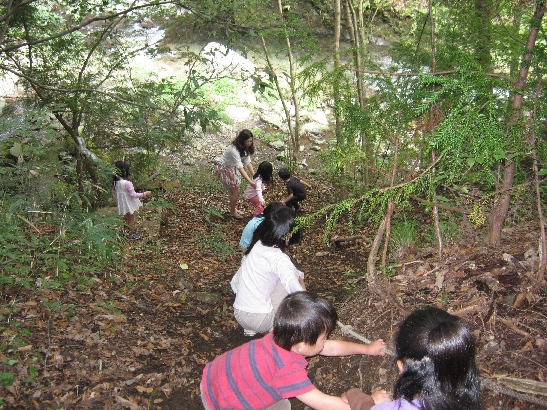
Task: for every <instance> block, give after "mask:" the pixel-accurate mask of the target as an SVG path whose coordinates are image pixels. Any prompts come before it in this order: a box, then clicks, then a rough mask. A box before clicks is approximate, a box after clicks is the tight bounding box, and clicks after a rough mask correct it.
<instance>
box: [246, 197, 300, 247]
mask: <svg viewBox="0 0 547 410" xmlns="http://www.w3.org/2000/svg"><path fill="white" fill-rule="evenodd" d="M295 225H296V222H295V220H294V212H293V211H292V210H291V209H290V208H287V207H286V206H282V207H281V208H277V209H274V210H272V211H271V212H269V213H268V214H267V215H265V217H264V220H263V221H262V222H260V224H259V225H258V227H257V228H256V230H255V231H254V233H253V238H252V240H251V243H250V244H249V247H248V248H247V250H246V251H245V255H247V254H249V252H251V249H253V247H254V245H255V243H257V242H258V241H261V242H262V244H263V245H264V246H275V247H278V248H280V249H285V248H286V246H287V244H286V240H287V238H288V235H289V234H290V233H291V232H292V229H293V228H294V226H295Z"/></svg>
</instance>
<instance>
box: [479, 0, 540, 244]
mask: <svg viewBox="0 0 547 410" xmlns="http://www.w3.org/2000/svg"><path fill="white" fill-rule="evenodd" d="M544 14H545V0H543V1H537V2H536V9H535V11H534V17H533V18H532V19H531V22H532V23H531V26H530V32H529V34H528V40H527V41H526V47H525V49H526V52H525V54H524V56H523V57H522V64H521V68H520V72H519V76H518V78H517V80H516V81H515V84H514V88H515V94H514V96H513V104H512V111H513V115H512V117H511V120H510V121H509V124H508V126H509V127H510V128H511V127H515V125H516V124H517V123H518V121H519V119H520V118H521V114H522V113H521V107H522V101H523V93H521V92H520V91H521V90H523V89H524V87H525V86H526V80H527V78H528V72H529V70H530V63H531V61H532V54H533V51H534V47H535V44H536V41H537V37H538V33H539V28H540V27H541V22H542V20H543V16H544ZM510 131H511V130H509V132H510ZM503 172H504V174H503V185H502V187H501V189H502V192H504V193H503V194H502V195H501V196H500V198H498V199H497V200H496V201H495V202H494V206H493V207H492V210H491V211H490V216H489V222H490V246H492V247H494V248H499V247H500V246H501V230H502V228H503V223H504V222H505V218H507V213H508V212H509V205H510V203H511V194H510V192H511V191H510V190H511V188H512V187H513V178H514V176H515V163H514V162H513V160H512V159H511V158H508V159H506V160H505V166H504V169H503Z"/></svg>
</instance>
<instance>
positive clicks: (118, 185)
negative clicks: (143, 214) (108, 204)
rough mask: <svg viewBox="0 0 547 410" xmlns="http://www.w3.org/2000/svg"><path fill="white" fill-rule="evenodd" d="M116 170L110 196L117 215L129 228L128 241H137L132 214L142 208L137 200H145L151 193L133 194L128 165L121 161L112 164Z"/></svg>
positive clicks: (138, 235)
mask: <svg viewBox="0 0 547 410" xmlns="http://www.w3.org/2000/svg"><path fill="white" fill-rule="evenodd" d="M114 166H115V167H116V168H117V169H118V170H117V171H118V172H117V173H116V174H114V176H113V179H114V182H113V183H112V196H113V197H114V201H116V205H117V206H118V214H120V215H123V220H124V222H125V223H126V224H127V226H128V227H129V235H130V236H129V239H139V238H140V236H141V235H140V234H139V233H138V232H137V231H136V229H135V215H133V213H134V212H135V211H136V210H137V209H139V208H140V207H141V206H142V203H141V201H139V198H146V197H148V196H150V195H152V192H150V191H145V192H140V193H138V192H135V188H134V187H133V183H132V182H131V181H129V180H128V179H127V178H129V165H128V164H127V163H125V162H123V161H118V162H116V163H115V164H114Z"/></svg>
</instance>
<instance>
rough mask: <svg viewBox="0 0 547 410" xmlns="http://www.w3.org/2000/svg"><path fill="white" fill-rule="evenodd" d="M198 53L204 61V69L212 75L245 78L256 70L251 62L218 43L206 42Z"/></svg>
mask: <svg viewBox="0 0 547 410" xmlns="http://www.w3.org/2000/svg"><path fill="white" fill-rule="evenodd" d="M200 55H201V57H202V58H203V59H204V61H205V64H206V71H207V72H208V74H210V75H213V76H219V75H228V74H229V75H231V76H241V77H245V78H246V77H248V76H249V75H251V74H255V72H256V71H257V68H256V66H255V65H254V64H253V63H252V62H250V61H249V60H247V59H246V58H245V57H243V56H241V55H240V54H238V53H237V52H235V51H234V50H231V49H229V48H228V47H226V46H225V45H223V44H220V43H215V42H211V43H209V44H207V45H206V46H205V47H203V50H201V54H200Z"/></svg>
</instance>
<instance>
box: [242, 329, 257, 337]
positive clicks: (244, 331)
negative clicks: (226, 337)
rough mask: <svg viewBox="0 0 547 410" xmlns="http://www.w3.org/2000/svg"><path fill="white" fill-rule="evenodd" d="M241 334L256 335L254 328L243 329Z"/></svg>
mask: <svg viewBox="0 0 547 410" xmlns="http://www.w3.org/2000/svg"><path fill="white" fill-rule="evenodd" d="M243 335H244V336H249V337H252V336H254V335H256V332H255V331H254V330H250V329H243Z"/></svg>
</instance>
